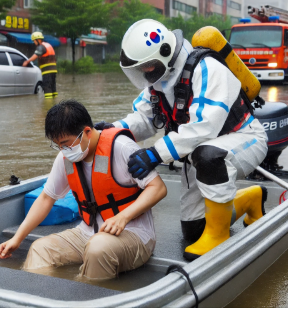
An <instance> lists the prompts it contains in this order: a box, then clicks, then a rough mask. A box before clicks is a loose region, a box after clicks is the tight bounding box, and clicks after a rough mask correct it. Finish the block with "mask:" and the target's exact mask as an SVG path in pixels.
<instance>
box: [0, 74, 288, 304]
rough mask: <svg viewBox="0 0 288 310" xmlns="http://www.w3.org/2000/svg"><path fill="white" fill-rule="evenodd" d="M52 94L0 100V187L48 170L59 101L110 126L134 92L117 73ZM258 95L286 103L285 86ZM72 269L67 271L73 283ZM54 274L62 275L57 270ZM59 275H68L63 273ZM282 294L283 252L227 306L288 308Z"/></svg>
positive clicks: (67, 82)
mask: <svg viewBox="0 0 288 310" xmlns="http://www.w3.org/2000/svg"><path fill="white" fill-rule="evenodd" d="M57 90H58V92H59V97H58V98H57V99H55V100H52V99H48V100H47V99H46V100H44V97H43V96H37V95H29V96H18V97H7V98H0V109H1V110H0V111H1V112H0V125H1V126H0V186H5V185H8V184H9V178H10V176H11V175H12V174H14V175H16V176H17V177H20V178H21V179H22V180H26V179H29V178H33V177H36V176H40V175H43V174H47V173H49V172H50V170H51V167H52V164H53V161H54V159H55V157H56V155H57V152H56V151H54V150H53V149H51V148H50V147H49V145H50V142H49V141H48V140H47V139H46V138H45V134H44V120H45V116H46V113H47V111H48V110H49V109H50V108H51V107H52V106H53V105H54V104H56V103H58V102H59V101H60V100H62V99H68V98H75V99H77V100H78V101H80V102H81V103H83V104H84V105H85V107H86V108H87V110H88V112H89V113H90V115H91V117H92V120H93V122H98V121H101V120H106V121H108V122H113V121H116V120H118V119H121V118H123V117H125V116H126V115H127V113H130V112H131V107H132V101H133V100H134V99H135V98H136V97H137V95H138V94H139V90H137V89H136V88H135V87H134V86H133V85H132V84H131V83H130V82H129V81H128V80H127V78H126V77H125V76H124V75H123V74H122V73H103V74H93V75H78V76H75V77H73V76H72V75H58V77H57ZM260 95H261V96H262V97H263V98H264V99H265V100H267V101H272V102H273V101H281V102H285V103H288V85H277V86H273V85H264V86H262V90H261V93H260ZM283 153H284V154H283V155H281V156H280V160H279V163H280V164H282V165H283V164H284V166H286V167H285V168H286V169H288V161H287V160H286V159H287V158H288V156H287V155H286V156H285V154H287V153H288V152H286V153H285V152H283ZM12 268H19V266H18V267H17V266H14V267H13V266H12ZM75 268H76V269H77V268H78V267H77V266H75ZM76 269H75V270H74V269H73V270H72V271H71V277H72V278H73V277H74V278H73V279H74V280H77V279H76V278H75V274H76V273H77V272H76ZM58 271H59V272H60V273H59V274H58V276H60V277H61V272H62V271H61V270H60V269H58ZM63 272H65V274H66V275H67V273H66V270H65V269H63ZM144 274H146V275H147V270H143V276H144ZM150 276H152V274H151V275H150ZM150 276H149V277H150ZM158 276H159V275H158ZM149 277H148V278H149ZM128 279H129V277H127V290H130V288H129V280H128ZM116 281H117V280H116ZM124 281H125V278H124ZM108 285H109V284H108ZM113 286H114V287H115V283H113ZM287 296H288V253H285V254H284V255H283V256H282V257H281V258H280V259H279V261H278V262H277V263H276V264H274V265H273V266H272V267H270V268H269V269H268V270H267V271H266V272H265V273H264V274H263V275H262V276H261V277H260V278H259V279H257V280H256V281H255V282H254V283H253V284H252V286H251V287H250V288H249V289H247V290H246V291H245V292H244V293H243V294H241V295H240V296H239V297H238V298H237V299H235V301H234V302H233V303H231V304H230V305H229V306H230V307H287V306H288V297H287Z"/></svg>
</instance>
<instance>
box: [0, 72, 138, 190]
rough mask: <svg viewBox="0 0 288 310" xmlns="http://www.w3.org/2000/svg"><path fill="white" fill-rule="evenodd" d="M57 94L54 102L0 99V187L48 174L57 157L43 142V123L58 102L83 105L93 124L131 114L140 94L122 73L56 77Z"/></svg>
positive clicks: (35, 98)
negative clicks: (12, 180) (13, 178)
mask: <svg viewBox="0 0 288 310" xmlns="http://www.w3.org/2000/svg"><path fill="white" fill-rule="evenodd" d="M57 90H58V92H59V97H58V98H57V99H54V100H53V99H46V100H44V97H43V95H42V96H37V95H28V96H17V97H16V96H15V97H6V98H0V109H1V110H0V111H1V112H0V172H1V173H0V186H4V185H7V184H8V183H9V178H10V176H11V175H12V174H14V175H16V176H17V177H20V178H21V179H22V180H25V179H29V178H32V177H36V176H39V175H43V174H47V173H49V172H50V170H51V167H52V164H53V161H54V159H55V157H56V155H57V153H56V151H54V150H53V149H51V148H50V147H49V145H50V144H49V141H48V140H47V139H45V133H44V121H45V116H46V114H47V111H48V110H49V109H50V108H51V107H52V106H53V105H54V104H56V103H58V102H59V101H60V100H61V99H69V98H74V99H76V100H78V101H80V102H81V103H83V104H84V105H85V107H86V108H87V110H88V111H89V113H90V115H91V117H92V120H93V122H98V121H101V120H106V121H108V122H113V121H116V120H118V119H120V118H123V117H124V116H125V115H127V113H130V112H131V107H132V104H131V103H132V100H134V99H135V98H136V96H137V95H138V94H139V91H138V90H137V89H136V88H135V87H134V86H133V85H132V84H131V83H129V81H128V80H127V78H126V77H125V76H124V74H122V73H116V74H115V73H113V74H91V75H77V76H75V77H73V76H72V75H58V77H57Z"/></svg>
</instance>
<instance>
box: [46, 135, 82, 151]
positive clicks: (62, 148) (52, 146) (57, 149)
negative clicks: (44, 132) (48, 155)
mask: <svg viewBox="0 0 288 310" xmlns="http://www.w3.org/2000/svg"><path fill="white" fill-rule="evenodd" d="M82 134H83V131H81V132H80V134H79V135H78V136H77V138H76V139H75V140H74V142H73V143H72V144H71V145H70V146H66V145H64V146H61V147H59V146H58V145H57V144H56V143H55V142H53V141H52V140H51V144H50V147H51V148H52V149H54V150H56V151H61V150H66V151H69V150H70V151H72V147H73V144H74V143H75V142H76V141H77V139H80V137H81V136H82ZM80 143H81V141H80Z"/></svg>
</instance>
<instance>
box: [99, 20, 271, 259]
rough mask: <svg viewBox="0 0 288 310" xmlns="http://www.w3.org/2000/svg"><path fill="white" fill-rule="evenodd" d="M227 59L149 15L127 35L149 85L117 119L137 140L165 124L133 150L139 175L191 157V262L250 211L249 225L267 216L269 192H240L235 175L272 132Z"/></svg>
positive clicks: (125, 56)
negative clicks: (258, 115) (196, 45)
mask: <svg viewBox="0 0 288 310" xmlns="http://www.w3.org/2000/svg"><path fill="white" fill-rule="evenodd" d="M216 54H217V55H216ZM189 56H190V57H189ZM220 58H221V57H219V54H218V53H216V52H212V51H211V50H207V49H206V50H205V49H201V48H200V49H194V50H193V47H192V46H191V44H190V43H189V42H188V41H187V40H185V39H183V35H182V31H181V30H174V31H168V29H167V28H166V27H165V26H164V25H162V24H161V23H159V22H157V21H154V20H150V19H144V20H140V21H138V22H136V23H135V24H133V25H132V26H131V27H130V28H129V29H128V31H127V32H126V34H125V36H124V38H123V41H122V51H121V56H120V66H121V68H122V69H123V71H124V73H125V74H126V75H127V77H128V78H129V79H130V81H131V82H132V83H133V84H134V85H135V86H136V87H138V88H139V89H143V91H142V92H141V93H140V95H139V97H138V98H137V99H135V100H134V102H133V113H132V114H128V116H127V117H126V118H124V119H122V120H120V121H117V122H115V123H113V125H114V126H115V127H121V128H122V127H123V128H129V129H130V130H131V131H132V133H133V135H134V136H135V138H136V141H142V140H145V139H147V138H149V137H151V136H153V135H155V134H156V133H157V130H158V128H161V127H165V136H164V137H163V138H161V139H159V140H158V141H156V143H155V145H154V146H153V147H150V148H148V149H145V148H143V149H141V150H139V151H137V152H135V153H134V154H132V155H131V156H130V161H129V164H128V165H129V172H130V173H131V174H132V176H133V177H135V178H139V179H142V178H144V177H145V176H146V175H147V174H148V173H149V172H150V171H151V170H152V169H154V168H155V167H156V166H157V165H159V164H160V163H162V162H164V163H171V162H173V161H175V160H179V159H184V158H186V159H185V164H184V165H183V171H182V190H181V225H182V231H183V235H184V238H185V239H187V240H191V241H192V242H194V243H193V244H191V245H190V246H188V247H187V248H186V249H185V252H184V257H185V258H187V259H188V260H193V259H195V258H197V257H199V256H200V255H203V254H205V253H206V252H208V251H209V250H211V249H212V248H214V247H215V246H217V245H218V244H220V243H222V242H223V241H225V240H226V239H228V238H229V236H230V232H229V228H230V224H233V223H234V222H235V220H237V219H238V218H239V217H240V216H242V215H243V214H245V213H247V214H246V217H245V218H244V225H245V226H246V225H249V224H251V223H253V222H254V221H256V220H257V219H258V218H260V217H261V216H263V215H264V214H265V211H264V201H265V200H266V198H267V190H266V189H265V188H263V187H260V186H252V187H249V188H247V189H244V190H239V191H238V192H237V189H236V185H235V181H236V178H243V177H244V176H246V175H248V174H249V173H250V172H252V171H253V170H254V168H255V167H257V166H258V165H259V164H260V163H261V162H262V161H263V159H264V158H265V156H266V153H267V136H266V133H265V131H264V129H263V127H262V125H261V124H260V123H259V121H258V120H257V119H254V117H253V115H252V113H253V109H252V107H251V103H250V102H249V99H248V100H247V98H245V93H244V94H243V91H241V83H240V81H239V80H238V79H237V78H236V77H235V76H234V75H233V73H232V72H231V71H230V70H229V69H228V68H227V66H225V63H224V61H223V60H222V58H221V59H220ZM221 62H222V63H221ZM185 64H186V65H185ZM243 99H244V100H243ZM99 124H100V123H99ZM96 125H97V124H96ZM103 126H104V128H105V127H106V126H108V127H109V124H108V123H106V126H105V122H103V124H102V128H103ZM185 169H186V173H185ZM179 195H180V193H179ZM171 233H172V232H171ZM199 237H200V239H199ZM197 239H199V240H198V241H196V240H197ZM195 241H196V242H195Z"/></svg>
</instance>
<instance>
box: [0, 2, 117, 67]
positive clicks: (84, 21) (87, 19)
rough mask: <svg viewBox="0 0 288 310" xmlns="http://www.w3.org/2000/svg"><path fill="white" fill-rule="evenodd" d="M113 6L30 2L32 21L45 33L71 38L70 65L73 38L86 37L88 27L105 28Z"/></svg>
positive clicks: (73, 53)
mask: <svg viewBox="0 0 288 310" xmlns="http://www.w3.org/2000/svg"><path fill="white" fill-rule="evenodd" d="M0 1H1V0H0ZM116 4H117V3H113V4H110V3H105V4H104V3H103V1H102V0H41V1H38V0H34V8H33V9H32V10H31V13H32V22H33V24H35V25H37V26H38V27H39V28H40V29H41V30H42V31H43V32H45V33H48V34H53V35H56V36H59V37H67V38H70V39H71V45H72V59H73V66H74V64H75V41H76V39H77V38H79V37H80V36H81V35H82V34H88V33H89V32H90V28H91V27H105V26H106V25H107V20H109V19H110V14H111V11H112V8H113V7H115V5H116Z"/></svg>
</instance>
